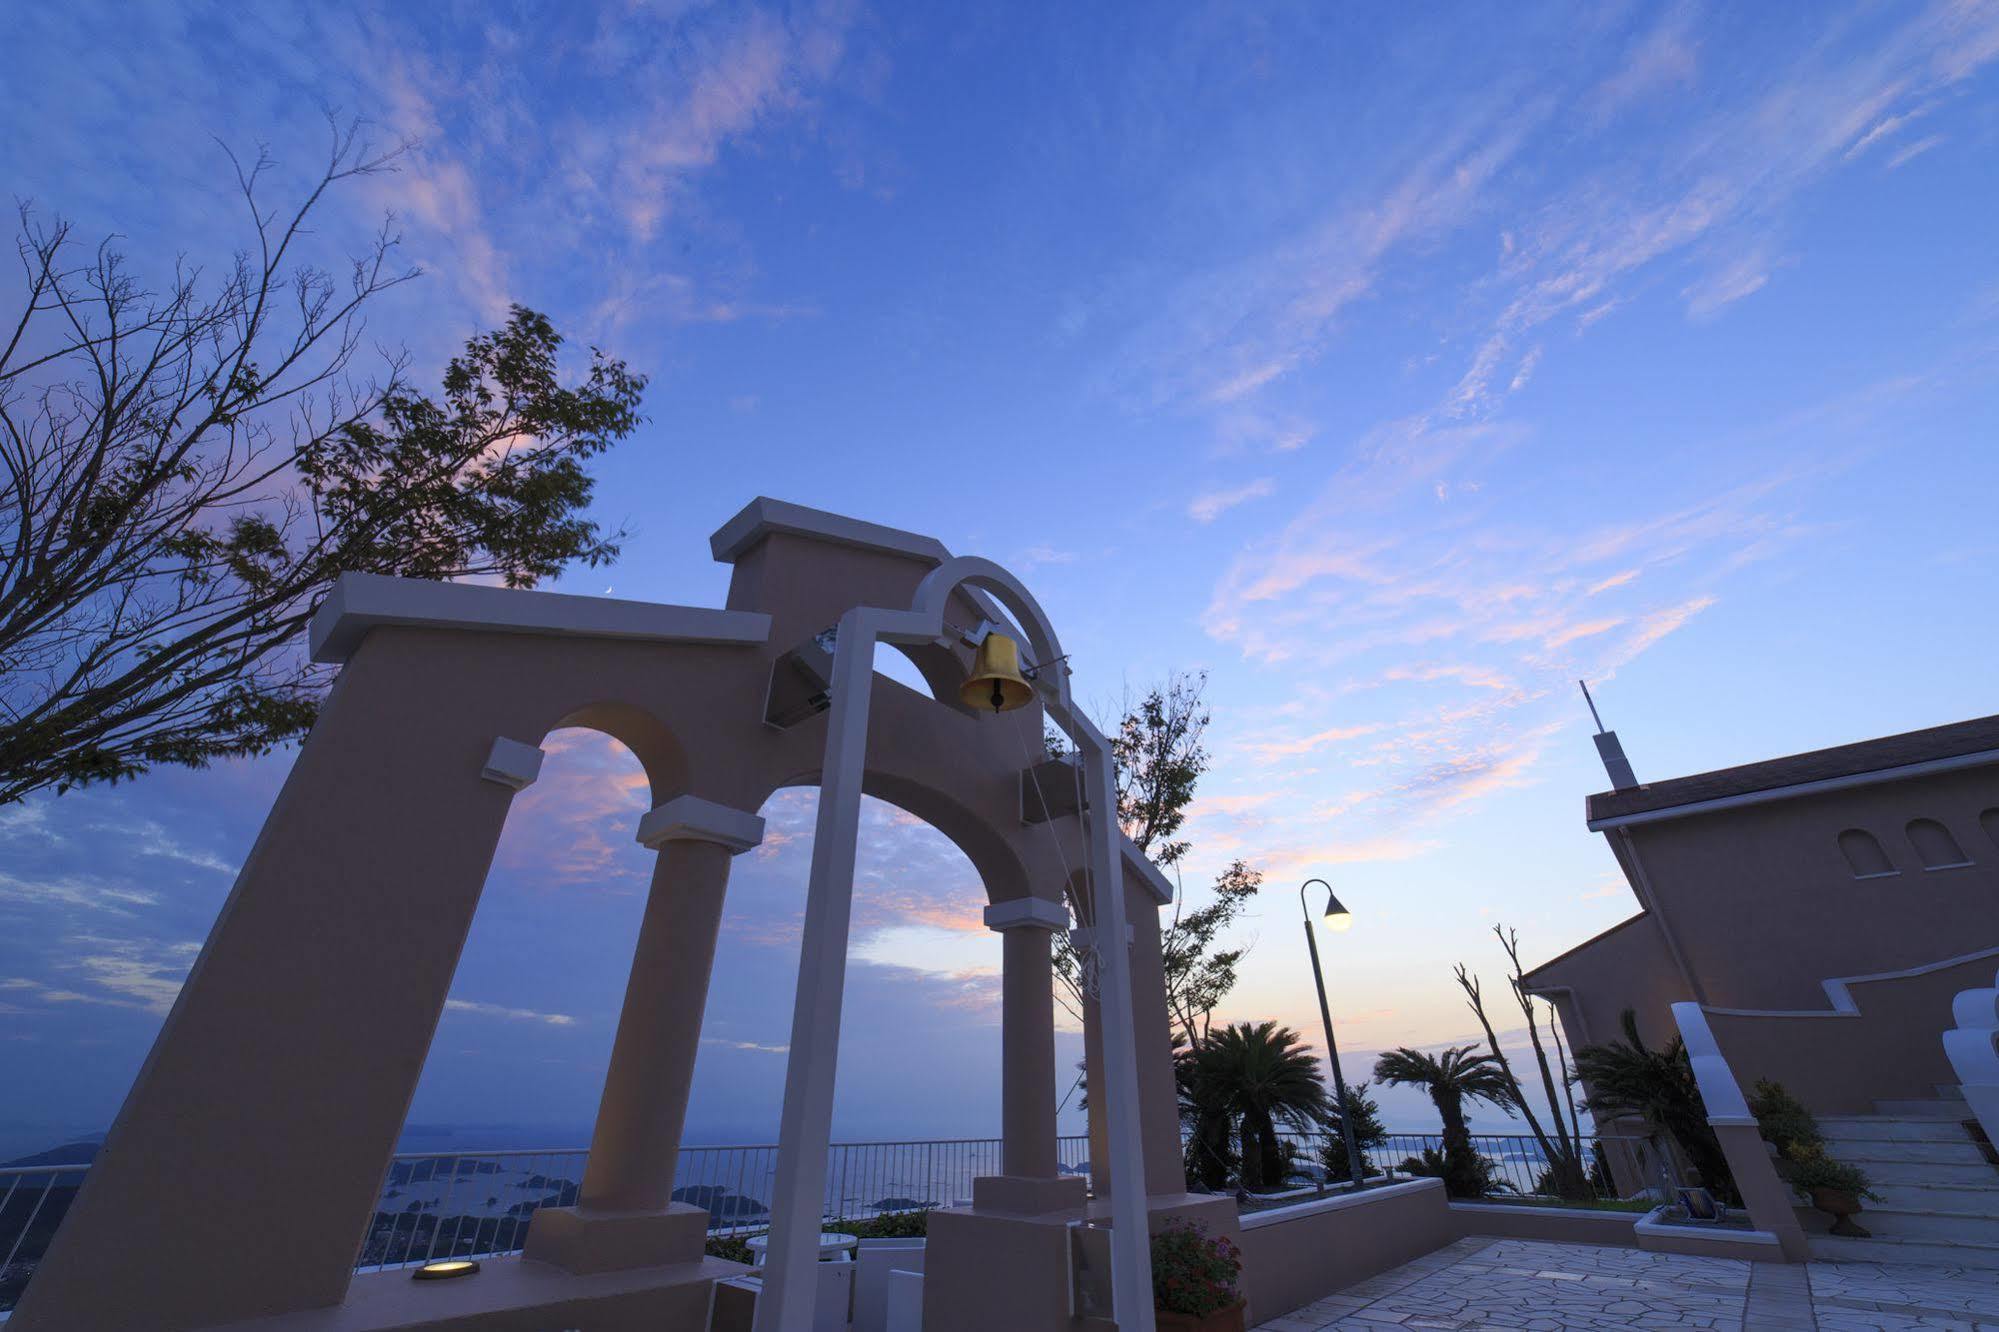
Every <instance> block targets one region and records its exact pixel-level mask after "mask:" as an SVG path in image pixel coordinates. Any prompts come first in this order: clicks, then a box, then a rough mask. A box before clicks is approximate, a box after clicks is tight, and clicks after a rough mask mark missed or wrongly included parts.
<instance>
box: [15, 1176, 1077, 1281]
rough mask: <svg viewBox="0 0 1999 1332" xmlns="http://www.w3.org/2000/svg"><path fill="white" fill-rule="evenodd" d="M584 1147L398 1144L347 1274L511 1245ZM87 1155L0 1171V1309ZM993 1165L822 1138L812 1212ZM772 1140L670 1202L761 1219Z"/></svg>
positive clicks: (54, 1222)
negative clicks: (819, 1182) (820, 1184)
mask: <svg viewBox="0 0 1999 1332" xmlns="http://www.w3.org/2000/svg"><path fill="white" fill-rule="evenodd" d="M1058 1144H1059V1146H1058V1157H1059V1160H1060V1161H1061V1162H1062V1168H1063V1170H1064V1171H1065V1172H1067V1173H1070V1174H1081V1173H1083V1172H1084V1171H1085V1170H1087V1168H1088V1162H1087V1159H1086V1158H1087V1156H1088V1153H1089V1139H1088V1138H1087V1137H1080V1136H1079V1137H1065V1138H1061V1139H1059V1140H1058ZM588 1160H589V1151H588V1149H587V1148H582V1147H551V1148H540V1149H518V1150H505V1151H465V1152H399V1153H397V1154H396V1155H395V1156H394V1157H392V1158H391V1159H390V1161H389V1167H388V1169H387V1171H385V1172H384V1174H383V1177H382V1186H381V1190H380V1192H379V1194H378V1195H377V1201H376V1204H375V1211H374V1214H373V1216H372V1217H371V1218H370V1219H369V1223H368V1228H367V1233H366V1234H364V1235H363V1236H362V1237H361V1241H360V1247H359V1249H358V1251H357V1252H356V1254H355V1259H354V1267H355V1270H356V1271H357V1272H377V1271H383V1270H386V1269H391V1268H400V1267H412V1266H416V1265H419V1264H422V1263H427V1262H431V1261H433V1260H434V1259H438V1258H468V1257H492V1256H500V1255H505V1254H510V1253H518V1252H519V1251H520V1248H521V1245H522V1244H523V1243H524V1242H525V1241H526V1238H527V1230H528V1223H529V1222H530V1221H531V1220H532V1219H533V1218H534V1214H535V1213H536V1212H537V1211H539V1210H540V1209H541V1208H543V1207H568V1206H571V1205H573V1204H574V1203H575V1202H576V1197H577V1192H578V1190H579V1188H580V1187H581V1185H582V1183H583V1167H584V1165H585V1164H586V1162H587V1161H588ZM88 1170H89V1167H88V1166H87V1165H73V1166H16V1167H9V1168H6V1169H0V1254H5V1256H6V1261H5V1262H4V1263H0V1315H4V1313H5V1312H6V1311H7V1310H10V1309H12V1308H13V1307H14V1304H15V1302H16V1301H17V1300H18V1299H19V1298H20V1295H21V1291H22V1290H23V1289H25V1288H26V1286H27V1284H28V1278H29V1277H30V1276H32V1275H33V1274H34V1270H35V1267H36V1265H37V1264H38V1263H40V1261H41V1258H42V1255H43V1253H45V1252H46V1251H47V1249H48V1245H49V1241H50V1239H51V1238H53V1236H54V1234H55V1231H56V1227H57V1226H58V1225H59V1224H60V1222H61V1221H62V1218H63V1216H64V1215H65V1214H66V1213H67V1212H68V1211H69V1206H70V1204H71V1202H73V1201H74V1200H75V1197H76V1191H77V1188H78V1187H79V1186H80V1185H81V1184H82V1182H83V1179H84V1176H85V1175H86V1173H87V1172H88ZM999 1173H1000V1140H999V1139H998V1138H961V1139H951V1140H941V1141H939V1140H931V1141H911V1142H850V1143H835V1144H834V1145H833V1146H832V1147H831V1149H830V1150H829V1152H828V1155H827V1168H826V1189H825V1195H824V1202H823V1204H822V1207H821V1213H820V1216H821V1220H823V1221H836V1220H849V1221H858V1220H865V1219H869V1218H872V1217H878V1216H883V1215H889V1214H893V1213H898V1212H911V1211H919V1210H922V1209H924V1208H929V1207H948V1206H951V1205H952V1204H954V1203H958V1202H963V1201H969V1200H970V1197H971V1192H972V1180H973V1179H974V1178H975V1177H977V1176H980V1175H997V1174H999ZM776 1177H777V1148H776V1147H774V1146H768V1145H762V1144H759V1145H755V1146H728V1147H684V1148H682V1149H681V1152H680V1164H679V1167H678V1169H677V1170H676V1171H675V1172H674V1189H673V1197H674V1199H675V1201H678V1202H684V1203H690V1204H692V1205H694V1206H696V1207H702V1208H705V1209H707V1212H708V1217H709V1233H710V1234H711V1235H735V1234H741V1233H746V1232H753V1231H759V1230H762V1229H764V1228H765V1227H767V1226H768V1225H769V1224H770V1199H771V1197H772V1192H773V1184H774V1182H775V1180H776Z"/></svg>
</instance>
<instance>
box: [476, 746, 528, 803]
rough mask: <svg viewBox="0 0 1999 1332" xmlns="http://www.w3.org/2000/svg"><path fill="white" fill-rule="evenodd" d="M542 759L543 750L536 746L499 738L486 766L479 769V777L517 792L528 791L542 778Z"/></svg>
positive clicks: (488, 756) (487, 756) (489, 754)
mask: <svg viewBox="0 0 1999 1332" xmlns="http://www.w3.org/2000/svg"><path fill="white" fill-rule="evenodd" d="M542 757H543V756H542V752H541V750H540V749H538V748H536V747H535V746H534V745H529V744H523V743H522V742H520V741H519V740H509V739H507V737H505V736H504V735H503V736H499V737H497V738H495V739H494V741H493V748H492V751H491V752H490V753H488V754H487V755H486V766H484V767H483V768H481V769H479V776H480V777H481V778H482V779H484V780H486V781H489V782H498V783H499V784H500V785H501V786H506V787H511V788H513V789H514V790H516V791H522V790H526V789H527V788H528V787H530V786H532V785H534V779H535V778H537V777H539V776H541V760H542Z"/></svg>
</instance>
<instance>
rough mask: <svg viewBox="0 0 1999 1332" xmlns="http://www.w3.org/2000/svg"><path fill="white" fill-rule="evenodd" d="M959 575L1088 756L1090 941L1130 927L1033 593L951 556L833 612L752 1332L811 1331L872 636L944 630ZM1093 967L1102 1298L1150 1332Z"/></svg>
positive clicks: (1130, 1160)
mask: <svg viewBox="0 0 1999 1332" xmlns="http://www.w3.org/2000/svg"><path fill="white" fill-rule="evenodd" d="M965 584H970V585H971V586H973V587H975V588H978V589H980V590H982V591H984V592H986V593H988V594H990V595H991V596H992V597H993V598H994V599H996V600H997V601H998V602H999V604H1000V605H1001V606H1002V607H1003V608H1004V609H1005V610H1007V611H1008V612H1009V613H1011V614H1012V616H1013V617H1014V618H1015V620H1016V621H1017V622H1018V624H1019V627H1020V628H1021V630H1022V631H1023V632H1024V633H1025V634H1026V635H1027V639H1028V643H1029V645H1030V647H1031V648H1032V649H1033V658H1034V660H1035V661H1036V662H1038V663H1041V665H1040V667H1039V669H1037V670H1036V671H1035V678H1034V680H1033V684H1034V688H1035V691H1036V693H1037V694H1039V695H1040V696H1041V701H1042V705H1043V706H1044V707H1045V708H1046V709H1047V712H1048V715H1049V716H1050V717H1051V718H1053V719H1054V721H1055V724H1056V725H1057V726H1059V727H1061V729H1062V731H1063V733H1064V734H1065V735H1067V736H1068V737H1069V739H1070V741H1071V743H1073V744H1074V745H1075V746H1076V749H1077V751H1078V752H1079V753H1080V754H1081V755H1082V760H1083V781H1084V789H1085V798H1086V800H1087V802H1088V807H1089V810H1090V811H1091V819H1092V823H1091V826H1090V828H1089V868H1090V877H1091V882H1092V883H1093V884H1094V885H1096V890H1095V891H1094V892H1093V894H1092V897H1093V900H1094V902H1095V905H1096V910H1097V913H1098V919H1097V921H1096V927H1097V930H1098V933H1099V936H1100V937H1108V938H1111V939H1121V938H1123V937H1125V932H1126V930H1125V927H1126V914H1125V900H1124V867H1123V860H1124V857H1123V854H1122V846H1121V844H1120V837H1119V834H1120V830H1119V828H1118V827H1117V823H1116V818H1117V814H1116V811H1117V788H1116V772H1115V769H1114V766H1113V761H1112V758H1111V747H1110V742H1109V740H1107V739H1106V738H1105V737H1104V735H1103V733H1102V732H1101V731H1099V730H1098V729H1097V728H1096V727H1095V726H1094V725H1093V724H1092V723H1091V722H1090V720H1089V718H1087V717H1085V716H1084V715H1083V714H1082V713H1081V712H1080V711H1078V710H1077V709H1076V707H1075V706H1074V702H1073V699H1072V698H1071V695H1070V690H1069V669H1068V665H1067V663H1066V661H1065V660H1064V658H1063V652H1062V647H1061V640H1060V639H1059V638H1057V637H1056V634H1055V630H1054V627H1053V626H1052V625H1050V624H1049V622H1048V617H1047V615H1046V613H1044V612H1043V611H1042V609H1041V605H1040V603H1039V602H1037V601H1036V600H1035V599H1034V596H1033V594H1031V593H1030V592H1028V590H1027V588H1026V587H1025V586H1024V585H1023V584H1022V583H1021V581H1020V580H1019V579H1018V578H1016V577H1015V576H1014V575H1013V574H1012V573H1010V572H1009V571H1007V570H1006V569H1005V568H1003V567H1001V566H1000V565H998V564H996V563H994V562H993V561H991V560H987V559H981V558H978V557H976V556H957V557H954V558H951V559H947V560H945V561H944V562H943V563H941V564H939V565H938V566H937V567H936V568H934V569H932V570H931V571H930V572H929V573H928V574H926V575H925V576H924V578H923V580H922V582H920V583H919V584H918V585H917V588H916V592H915V595H914V596H913V597H912V598H911V603H910V609H908V610H890V609H885V608H882V607H877V606H856V607H854V608H853V609H851V610H849V611H847V612H846V613H845V614H844V615H842V616H841V617H840V622H839V627H838V631H837V633H836V636H835V638H834V648H833V678H832V686H831V690H830V697H829V703H830V706H829V710H828V716H827V728H826V752H825V760H824V764H823V766H822V768H821V779H820V795H819V811H818V821H817V824H816V826H815V828H814V831H813V841H812V871H811V881H810V887H809V888H808V890H807V897H806V904H805V936H804V942H803V945H802V947H801V949H800V951H799V961H798V992H797V996H796V998H795V1000H794V1001H793V1007H792V1017H791V1050H790V1055H789V1058H788V1063H787V1065H786V1068H785V1079H784V1110H783V1115H782V1118H781V1120H780V1124H779V1139H778V1164H777V1178H776V1181H775V1185H774V1189H773V1196H772V1202H771V1210H772V1213H773V1223H772V1227H771V1233H770V1247H769V1262H768V1266H767V1267H766V1269H765V1274H764V1283H763V1291H762V1294H761V1295H760V1297H759V1298H758V1300H757V1311H756V1332H808V1329H810V1328H811V1327H812V1318H813V1300H814V1298H815V1293H816V1289H817V1285H816V1276H817V1264H818V1258H819V1253H818V1246H819V1224H820V1223H819V1214H820V1208H821V1195H822V1190H823V1188H824V1181H825V1178H826V1156H827V1149H828V1143H829V1140H830V1138H831V1134H832V1123H833V1086H834V1078H835V1073H836V1071H837V1066H838V1056H839V1040H840V1004H841V995H842V991H843V989H844V987H845V983H846V970H847V942H848V933H849V929H850V927H851V924H852V917H853V898H854V861H855V853H856V844H857V841H858V838H859V835H860V817H861V785H862V778H863V772H864V769H865V767H866V762H867V738H868V708H869V701H870V693H871V686H872V677H873V672H874V653H875V644H876V643H877V642H878V641H879V642H889V643H898V644H908V645H916V644H924V643H931V642H935V641H937V640H939V639H942V638H943V637H944V636H945V635H946V634H947V633H949V632H951V631H950V629H949V627H948V626H947V625H946V622H945V619H944V612H945V607H946V606H947V605H948V603H949V601H950V597H951V594H952V593H953V592H955V591H956V590H957V589H958V588H959V587H960V586H962V585H965ZM1100 966H1101V968H1102V972H1101V974H1102V1003H1103V1023H1104V1060H1105V1064H1106V1065H1107V1068H1106V1070H1105V1071H1106V1073H1107V1075H1108V1076H1107V1078H1106V1085H1105V1087H1104V1088H1103V1092H1102V1094H1103V1096H1104V1098H1105V1113H1106V1117H1107V1127H1108V1131H1109V1139H1110V1157H1111V1162H1110V1164H1111V1208H1112V1215H1113V1218H1114V1220H1115V1221H1116V1222H1117V1223H1119V1224H1116V1225H1114V1226H1113V1229H1112V1231H1111V1298H1112V1301H1113V1305H1114V1308H1115V1311H1116V1316H1117V1322H1118V1327H1119V1328H1120V1329H1121V1332H1154V1326H1155V1325H1154V1321H1153V1316H1152V1259H1151V1237H1150V1235H1149V1234H1148V1232H1147V1226H1146V1191H1145V1165H1144V1161H1143V1146H1142V1133H1141V1129H1140V1123H1139V1099H1138V1098H1139V1092H1138V1053H1137V1037H1136V1029H1137V1022H1136V1017H1135V1015H1134V1012H1133V1007H1132V997H1131V961H1130V957H1129V954H1128V953H1127V951H1126V950H1125V949H1122V948H1108V949H1105V950H1103V954H1102V961H1101V963H1100Z"/></svg>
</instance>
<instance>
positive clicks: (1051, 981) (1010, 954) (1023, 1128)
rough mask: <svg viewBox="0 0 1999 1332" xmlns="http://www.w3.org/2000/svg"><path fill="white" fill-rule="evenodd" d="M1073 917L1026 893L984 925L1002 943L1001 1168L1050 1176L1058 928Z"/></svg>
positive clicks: (995, 909)
mask: <svg viewBox="0 0 1999 1332" xmlns="http://www.w3.org/2000/svg"><path fill="white" fill-rule="evenodd" d="M1068 923H1069V913H1068V912H1067V911H1064V910H1063V909H1062V907H1061V905H1060V904H1059V903H1055V902H1049V901H1045V900H1043V899H1041V898H1038V897H1023V898H1018V899H1016V900H1014V901H1011V902H1002V903H1000V904H999V905H997V906H990V907H987V908H986V928H988V929H992V930H998V931H999V932H1000V934H1001V936H1002V938H1003V939H1004V941H1005V973H1004V976H1003V978H1002V982H1001V1011H1002V1024H1003V1025H1002V1028H1001V1040H1002V1042H1003V1053H1002V1056H1001V1061H1000V1086H1001V1089H1002V1094H1003V1096H1004V1102H1003V1107H1002V1112H1001V1116H1000V1137H1001V1140H1002V1145H1001V1149H1000V1159H1001V1164H1002V1168H1003V1169H1004V1170H1005V1172H1006V1173H1007V1174H1009V1175H1014V1176H1018V1177H1021V1178H1034V1179H1053V1178H1054V1177H1055V1176H1056V1174H1057V1173H1058V1172H1057V1166H1058V1162H1057V1160H1056V1144H1055V965H1054V960H1053V957H1052V955H1051V951H1050V950H1051V948H1052V945H1053V938H1054V932H1055V931H1056V930H1058V929H1061V928H1063V927H1064V926H1066V925H1067V924H1068Z"/></svg>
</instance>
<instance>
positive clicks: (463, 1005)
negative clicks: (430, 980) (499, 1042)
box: [444, 999, 576, 1027]
mask: <svg viewBox="0 0 1999 1332" xmlns="http://www.w3.org/2000/svg"><path fill="white" fill-rule="evenodd" d="M444 1009H445V1011H446V1012H448V1013H469V1014H471V1015H472V1016H474V1017H491V1018H503V1019H505V1020H506V1021H508V1022H538V1023H540V1024H542V1025H543V1026H549V1027H573V1026H575V1025H576V1019H575V1018H573V1017H571V1016H570V1015H569V1014H567V1013H541V1012H537V1011H536V1010H534V1009H532V1008H509V1007H508V1006H507V1005H505V1004H489V1003H483V1002H481V1001H479V1000H476V999H446V1000H445V1001H444Z"/></svg>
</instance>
